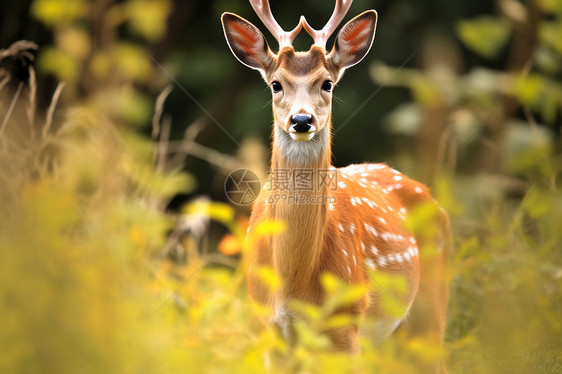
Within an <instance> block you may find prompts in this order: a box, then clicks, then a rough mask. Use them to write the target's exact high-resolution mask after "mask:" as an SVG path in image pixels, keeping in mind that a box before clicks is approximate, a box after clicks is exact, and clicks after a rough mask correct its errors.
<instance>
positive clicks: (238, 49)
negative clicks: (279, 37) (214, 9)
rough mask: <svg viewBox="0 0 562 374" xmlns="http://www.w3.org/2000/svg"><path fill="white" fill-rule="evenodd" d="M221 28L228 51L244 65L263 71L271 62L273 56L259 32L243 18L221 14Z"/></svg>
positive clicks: (263, 72)
mask: <svg viewBox="0 0 562 374" xmlns="http://www.w3.org/2000/svg"><path fill="white" fill-rule="evenodd" d="M221 20H222V27H223V29H224V35H225V37H226V41H227V42H228V46H229V47H230V50H231V51H232V53H233V54H234V56H236V58H237V59H238V60H239V61H240V62H241V63H243V64H244V65H246V66H248V67H250V68H252V69H256V70H259V71H260V72H261V73H262V74H263V75H265V70H266V69H267V68H268V67H269V65H270V64H271V63H272V62H273V55H272V53H271V51H270V49H269V46H268V45H267V42H266V41H265V37H264V36H263V34H262V33H261V31H260V30H259V29H258V28H257V27H256V26H254V25H252V24H251V23H250V22H248V21H246V20H245V19H244V18H242V17H240V16H237V15H236V14H234V13H223V15H222V17H221Z"/></svg>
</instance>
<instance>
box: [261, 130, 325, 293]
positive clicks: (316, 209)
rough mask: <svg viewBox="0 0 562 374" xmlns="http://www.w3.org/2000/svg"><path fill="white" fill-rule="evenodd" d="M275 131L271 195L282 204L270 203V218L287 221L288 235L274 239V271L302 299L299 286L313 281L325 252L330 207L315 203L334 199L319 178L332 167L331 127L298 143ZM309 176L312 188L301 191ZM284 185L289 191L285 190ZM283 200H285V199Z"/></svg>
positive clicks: (284, 133)
mask: <svg viewBox="0 0 562 374" xmlns="http://www.w3.org/2000/svg"><path fill="white" fill-rule="evenodd" d="M275 128H276V129H275V130H274V134H273V151H272V160H271V168H272V170H271V178H270V181H271V186H270V187H272V188H270V193H271V197H272V199H271V202H275V201H277V203H273V204H270V214H271V218H272V219H275V220H280V221H283V222H284V223H285V225H286V230H285V231H284V232H283V233H281V234H279V235H275V236H273V237H272V238H271V239H270V240H271V242H270V244H271V249H272V255H273V266H274V268H275V270H276V271H277V273H278V274H279V275H280V276H281V277H282V279H283V280H284V288H285V292H286V293H287V294H289V295H291V296H296V297H298V296H299V287H298V285H302V284H305V283H302V282H307V281H308V280H310V279H311V277H313V276H314V269H315V268H316V266H317V264H318V263H319V257H320V253H321V249H322V247H323V233H324V230H325V226H326V222H327V210H328V209H327V208H328V202H327V201H326V200H324V201H321V202H318V201H317V202H312V200H310V199H316V200H318V197H322V198H328V197H329V196H330V191H331V190H330V188H329V185H328V184H326V183H319V175H320V174H319V173H325V172H328V171H330V167H331V146H330V126H326V127H324V128H323V129H322V130H320V131H319V132H318V133H317V134H316V135H315V136H314V138H312V139H311V140H309V141H306V142H295V141H294V140H292V139H291V138H290V136H289V135H288V134H287V133H286V132H285V131H283V130H282V129H277V126H275ZM295 173H304V174H295ZM307 173H310V174H308V175H311V178H312V186H311V187H312V188H311V189H308V188H307V187H308V186H307V185H304V184H300V185H299V187H297V186H296V185H295V184H294V183H295V181H296V180H300V179H299V178H300V177H306V174H307ZM332 173H335V171H332ZM281 178H282V179H283V180H281ZM300 181H301V182H302V180H300ZM285 182H286V183H288V186H287V185H285V186H282V184H283V183H285ZM276 187H287V188H286V189H282V188H276ZM303 187H304V188H303ZM275 194H277V196H275ZM282 195H286V198H284V199H282ZM277 198H279V199H278V200H277ZM290 199H293V200H290ZM297 199H298V200H297Z"/></svg>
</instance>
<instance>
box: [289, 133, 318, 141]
mask: <svg viewBox="0 0 562 374" xmlns="http://www.w3.org/2000/svg"><path fill="white" fill-rule="evenodd" d="M315 134H316V131H311V132H304V133H302V132H289V135H290V136H291V139H293V140H294V141H297V142H307V141H309V140H312V138H313V137H314V135H315Z"/></svg>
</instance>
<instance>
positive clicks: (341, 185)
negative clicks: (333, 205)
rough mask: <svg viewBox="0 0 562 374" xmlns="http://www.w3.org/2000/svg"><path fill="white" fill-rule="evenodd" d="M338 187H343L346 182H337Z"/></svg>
mask: <svg viewBox="0 0 562 374" xmlns="http://www.w3.org/2000/svg"><path fill="white" fill-rule="evenodd" d="M338 187H339V188H345V187H346V184H345V183H344V182H338Z"/></svg>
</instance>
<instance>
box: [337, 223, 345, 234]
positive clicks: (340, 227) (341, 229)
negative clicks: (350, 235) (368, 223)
mask: <svg viewBox="0 0 562 374" xmlns="http://www.w3.org/2000/svg"><path fill="white" fill-rule="evenodd" d="M338 229H340V231H341V232H344V229H343V226H342V224H341V223H340V224H339V225H338Z"/></svg>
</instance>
